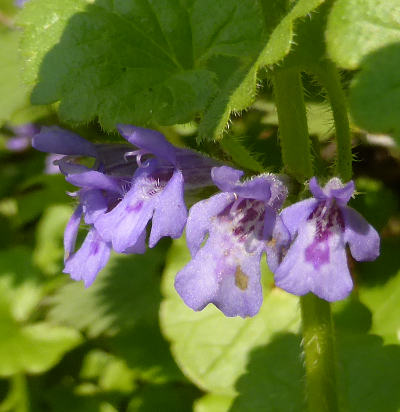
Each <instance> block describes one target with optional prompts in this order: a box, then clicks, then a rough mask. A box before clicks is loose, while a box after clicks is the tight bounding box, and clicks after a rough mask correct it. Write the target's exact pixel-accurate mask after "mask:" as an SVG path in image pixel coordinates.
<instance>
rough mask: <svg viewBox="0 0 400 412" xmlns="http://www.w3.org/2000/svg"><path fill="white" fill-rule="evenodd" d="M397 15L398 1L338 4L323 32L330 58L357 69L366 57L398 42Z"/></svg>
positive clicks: (362, 0) (348, 0) (365, 0)
mask: <svg viewBox="0 0 400 412" xmlns="http://www.w3.org/2000/svg"><path fill="white" fill-rule="evenodd" d="M399 13H400V4H399V2H398V1H397V0H337V1H336V2H335V4H334V6H333V8H332V11H331V13H330V16H329V20H328V26H327V30H326V41H327V48H328V53H329V55H330V57H331V58H332V59H333V60H334V61H335V62H336V63H337V64H338V65H339V66H341V67H343V68H346V69H357V68H359V67H360V66H361V65H362V60H363V59H364V58H365V57H366V56H367V55H369V54H371V53H372V52H376V51H378V50H379V49H381V48H384V47H386V46H389V45H393V44H395V43H398V42H399V41H400V20H399V18H398V16H399ZM388 63H389V62H388Z"/></svg>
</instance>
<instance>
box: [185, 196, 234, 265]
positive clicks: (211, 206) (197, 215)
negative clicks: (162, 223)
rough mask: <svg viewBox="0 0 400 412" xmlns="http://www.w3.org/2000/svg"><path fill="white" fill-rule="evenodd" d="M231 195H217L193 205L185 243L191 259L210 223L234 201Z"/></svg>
mask: <svg viewBox="0 0 400 412" xmlns="http://www.w3.org/2000/svg"><path fill="white" fill-rule="evenodd" d="M234 199H235V197H234V195H233V193H219V194H217V195H214V196H212V197H210V198H209V199H205V200H202V201H200V202H198V203H196V204H195V205H193V206H192V207H191V209H190V212H189V217H188V220H187V224H186V243H187V246H188V248H189V250H190V253H191V255H192V257H193V256H194V255H195V254H196V253H197V252H198V250H199V249H200V246H201V244H202V243H203V240H204V237H205V236H206V234H207V233H208V231H209V229H210V221H211V219H212V218H213V217H214V216H217V215H218V214H219V213H221V212H222V211H223V210H224V209H225V208H226V207H227V206H228V205H229V204H230V203H232V202H233V201H234Z"/></svg>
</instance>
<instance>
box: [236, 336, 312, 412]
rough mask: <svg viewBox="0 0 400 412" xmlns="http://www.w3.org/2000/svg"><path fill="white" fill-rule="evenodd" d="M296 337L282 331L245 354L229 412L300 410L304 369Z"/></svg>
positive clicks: (283, 411)
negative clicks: (243, 365) (243, 371)
mask: <svg viewBox="0 0 400 412" xmlns="http://www.w3.org/2000/svg"><path fill="white" fill-rule="evenodd" d="M300 342H301V339H300V337H298V336H296V335H293V334H289V333H285V334H282V335H278V336H276V337H274V338H273V339H272V341H271V342H270V343H269V344H268V345H266V346H263V347H260V348H255V349H253V350H252V351H251V353H250V354H249V360H248V363H247V368H246V373H245V374H243V375H242V376H241V377H240V378H239V380H238V381H237V383H236V390H237V392H238V393H239V396H238V397H237V398H236V399H235V401H234V402H233V405H232V406H231V408H230V409H229V411H231V412H244V411H254V412H256V411H261V410H262V411H265V412H287V411H290V412H303V411H305V410H306V407H305V399H304V386H303V385H304V369H303V365H302V360H301V346H300Z"/></svg>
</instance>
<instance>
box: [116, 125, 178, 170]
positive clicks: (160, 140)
mask: <svg viewBox="0 0 400 412" xmlns="http://www.w3.org/2000/svg"><path fill="white" fill-rule="evenodd" d="M117 128H118V131H119V132H120V134H121V136H122V137H124V138H125V139H126V140H128V142H129V143H131V144H133V145H135V146H137V147H139V148H140V149H145V150H147V151H149V152H150V153H152V154H154V155H155V156H156V157H160V158H162V159H166V160H168V161H169V162H170V163H172V164H173V165H175V164H176V154H175V150H176V149H175V148H174V146H173V145H172V144H171V143H169V142H168V141H167V139H166V138H165V137H164V135H163V134H161V133H160V132H157V131H156V130H151V129H145V128H143V127H137V126H131V125H128V124H119V125H118V126H117Z"/></svg>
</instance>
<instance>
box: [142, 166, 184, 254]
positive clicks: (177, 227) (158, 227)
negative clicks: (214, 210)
mask: <svg viewBox="0 0 400 412" xmlns="http://www.w3.org/2000/svg"><path fill="white" fill-rule="evenodd" d="M183 184H184V182H183V175H182V172H181V171H180V170H175V171H174V173H173V175H172V177H171V179H170V180H169V182H168V183H167V185H166V186H165V188H164V189H163V191H162V192H161V193H160V194H159V195H158V196H157V200H156V204H155V210H154V215H153V220H152V227H151V232H150V239H149V246H150V247H153V246H154V245H155V244H156V243H157V242H158V241H159V240H160V239H161V238H162V237H164V236H169V237H171V238H173V239H176V238H179V237H181V235H182V232H183V229H184V227H185V223H186V219H187V214H188V212H187V209H186V205H185V200H184V194H183Z"/></svg>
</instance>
